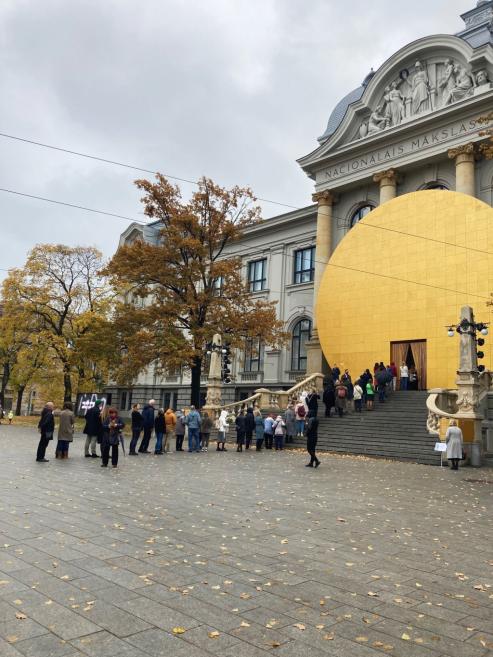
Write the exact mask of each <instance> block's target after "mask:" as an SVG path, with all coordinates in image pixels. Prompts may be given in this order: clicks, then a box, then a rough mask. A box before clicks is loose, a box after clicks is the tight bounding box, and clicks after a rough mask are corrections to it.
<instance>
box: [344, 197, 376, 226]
mask: <svg viewBox="0 0 493 657" xmlns="http://www.w3.org/2000/svg"><path fill="white" fill-rule="evenodd" d="M367 208H369V211H368V212H365V214H363V215H361V212H362V211H363V210H366V209H367ZM374 209H375V206H374V205H373V204H372V203H368V202H367V203H363V204H362V205H360V206H358V207H357V208H356V209H355V210H353V211H352V213H351V217H350V219H349V228H354V227H355V226H357V225H358V224H359V222H360V221H361V220H362V219H364V218H365V217H366V216H367V215H369V214H370V212H372V211H373V210H374ZM357 215H360V216H359V218H358V219H357V220H356V221H355V217H356V216H357Z"/></svg>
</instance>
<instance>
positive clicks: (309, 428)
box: [305, 411, 320, 468]
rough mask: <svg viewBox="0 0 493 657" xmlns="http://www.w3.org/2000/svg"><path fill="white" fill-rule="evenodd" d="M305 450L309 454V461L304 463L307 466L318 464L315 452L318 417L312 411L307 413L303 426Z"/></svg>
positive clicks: (316, 465)
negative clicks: (306, 419) (304, 425)
mask: <svg viewBox="0 0 493 657" xmlns="http://www.w3.org/2000/svg"><path fill="white" fill-rule="evenodd" d="M305 436H306V451H307V452H308V454H310V462H309V463H307V464H306V467H307V468H313V467H316V468H318V466H319V465H320V461H319V460H318V458H317V455H316V454H315V450H316V448H317V440H318V418H317V416H316V415H313V413H312V411H310V412H309V413H308V422H307V423H306V427H305Z"/></svg>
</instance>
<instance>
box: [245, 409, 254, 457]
mask: <svg viewBox="0 0 493 657" xmlns="http://www.w3.org/2000/svg"><path fill="white" fill-rule="evenodd" d="M254 431H255V417H254V415H253V408H251V407H249V408H247V412H246V415H245V449H250V445H251V444H252V436H253V432H254Z"/></svg>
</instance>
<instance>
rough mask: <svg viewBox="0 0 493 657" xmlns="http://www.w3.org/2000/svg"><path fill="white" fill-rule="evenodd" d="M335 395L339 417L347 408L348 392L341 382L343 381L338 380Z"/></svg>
mask: <svg viewBox="0 0 493 657" xmlns="http://www.w3.org/2000/svg"><path fill="white" fill-rule="evenodd" d="M335 397H336V402H335V405H336V410H337V412H338V414H339V417H342V416H343V415H344V411H345V410H346V404H347V397H348V392H347V388H346V386H345V385H344V384H343V383H341V381H336V387H335Z"/></svg>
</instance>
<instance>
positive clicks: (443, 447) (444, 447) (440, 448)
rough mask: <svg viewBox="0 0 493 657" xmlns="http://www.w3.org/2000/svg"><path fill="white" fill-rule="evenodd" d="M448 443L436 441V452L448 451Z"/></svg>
mask: <svg viewBox="0 0 493 657" xmlns="http://www.w3.org/2000/svg"><path fill="white" fill-rule="evenodd" d="M446 451H447V443H435V452H446Z"/></svg>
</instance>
